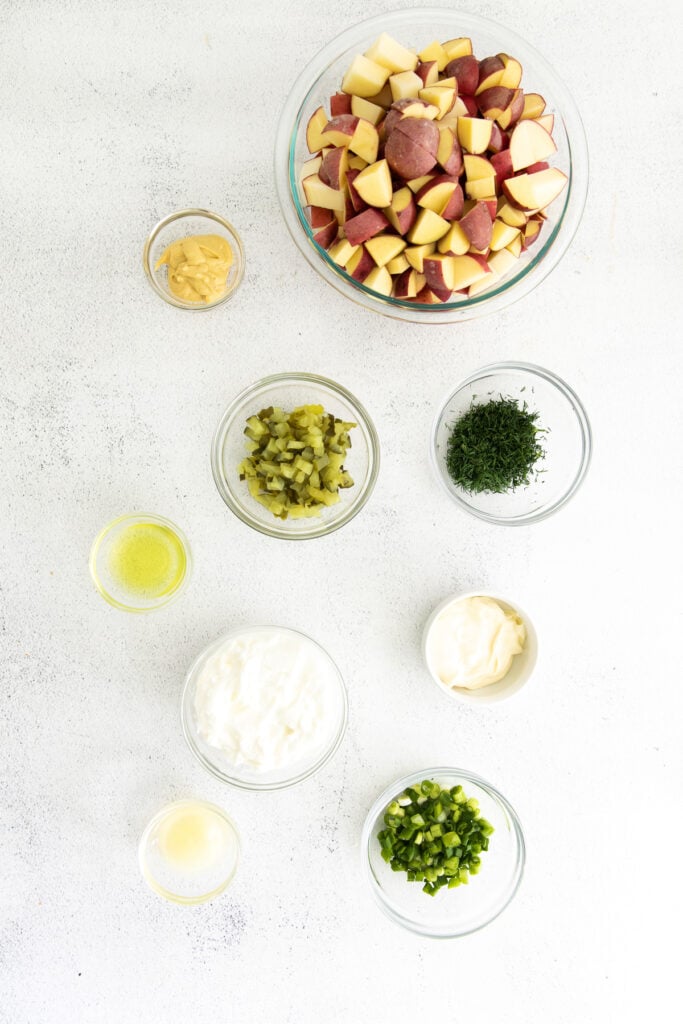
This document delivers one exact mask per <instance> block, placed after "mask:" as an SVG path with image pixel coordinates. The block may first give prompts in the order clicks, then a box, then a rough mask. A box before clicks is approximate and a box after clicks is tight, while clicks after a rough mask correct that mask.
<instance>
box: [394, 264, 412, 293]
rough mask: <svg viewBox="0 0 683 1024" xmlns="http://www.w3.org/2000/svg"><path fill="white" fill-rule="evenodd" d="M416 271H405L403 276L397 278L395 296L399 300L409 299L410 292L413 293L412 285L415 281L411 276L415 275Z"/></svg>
mask: <svg viewBox="0 0 683 1024" xmlns="http://www.w3.org/2000/svg"><path fill="white" fill-rule="evenodd" d="M415 272H416V271H415V270H414V269H413V268H412V267H411V268H410V269H409V270H404V271H403V273H402V274H399V275H398V277H397V278H396V284H395V285H394V295H395V296H396V298H397V299H409V298H410V295H409V292H410V291H411V288H410V283H411V281H414V278H413V277H412V276H411V275H413V274H415Z"/></svg>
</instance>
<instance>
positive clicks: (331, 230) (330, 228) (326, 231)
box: [313, 217, 339, 249]
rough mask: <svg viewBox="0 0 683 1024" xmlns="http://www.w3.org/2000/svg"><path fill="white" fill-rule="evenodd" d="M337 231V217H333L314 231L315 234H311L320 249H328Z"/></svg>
mask: <svg viewBox="0 0 683 1024" xmlns="http://www.w3.org/2000/svg"><path fill="white" fill-rule="evenodd" d="M338 231H339V224H338V223H337V218H336V217H335V218H334V220H331V221H330V223H329V224H327V225H326V226H325V227H324V228H320V229H319V230H318V231H316V232H315V234H314V235H313V241H314V242H317V243H318V245H319V246H320V247H321V248H322V249H329V247H330V246H331V245H332V243H333V242H334V240H335V239H336V237H337V233H338Z"/></svg>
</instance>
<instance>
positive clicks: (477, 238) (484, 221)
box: [459, 202, 493, 249]
mask: <svg viewBox="0 0 683 1024" xmlns="http://www.w3.org/2000/svg"><path fill="white" fill-rule="evenodd" d="M459 223H460V227H461V228H462V230H463V231H464V232H465V234H466V235H467V237H468V238H469V240H470V243H471V244H472V245H473V246H474V248H475V249H488V247H489V245H490V244H491V234H492V231H493V225H492V223H491V215H490V213H489V208H488V206H487V205H486V203H484V202H478V203H476V204H475V205H474V206H473V207H472V209H471V210H470V211H469V212H468V213H466V214H465V215H464V216H463V217H461V218H460V221H459Z"/></svg>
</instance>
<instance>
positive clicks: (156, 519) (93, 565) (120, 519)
mask: <svg viewBox="0 0 683 1024" xmlns="http://www.w3.org/2000/svg"><path fill="white" fill-rule="evenodd" d="M128 519H131V520H132V519H144V520H145V521H147V522H150V523H156V524H158V525H159V526H166V527H167V528H168V529H169V530H172V531H173V533H175V534H176V535H177V537H178V539H179V540H180V543H181V544H182V545H183V550H184V552H185V572H184V574H183V578H182V580H181V581H180V583H179V584H178V586H177V587H176V588H175V590H173V591H172V592H171V593H170V594H169V595H168V597H166V598H165V599H164V600H163V601H157V602H156V603H155V604H152V605H149V606H148V607H146V608H136V607H135V606H134V605H129V604H126V603H125V602H124V601H119V600H118V598H116V597H114V595H113V594H110V593H109V591H108V590H106V589H105V587H104V586H103V584H102V582H101V580H100V579H99V576H98V573H97V556H98V554H99V550H100V545H101V544H102V542H103V541H104V539H105V537H106V536H107V535H108V534H109V533H110V532H111V530H113V529H114V528H115V527H117V526H119V524H120V523H124V522H126V520H128ZM88 567H89V569H90V576H91V579H92V581H93V583H94V584H95V587H96V588H97V591H98V593H99V594H100V595H101V596H102V597H103V598H104V599H105V601H107V602H108V603H109V604H110V605H112V607H114V608H118V609H119V610H120V611H124V612H131V613H132V614H134V615H146V614H147V613H148V612H155V611H157V610H158V609H159V608H165V607H166V606H167V605H169V604H171V603H172V602H173V601H176V600H177V599H178V598H179V597H180V595H181V594H182V593H183V591H184V590H185V589H186V588H187V586H188V584H189V582H190V579H191V578H192V568H193V562H192V549H191V547H190V542H189V541H188V539H187V537H186V536H185V534H184V533H183V531H182V530H181V529H180V527H179V526H176V524H175V523H174V522H172V521H171V520H170V519H167V518H166V516H160V515H157V514H156V513H155V512H124V513H123V515H120V516H117V517H116V519H112V520H111V522H109V523H107V524H106V525H105V526H103V527H102V529H101V530H100V532H99V533H98V534H97V536H96V537H95V539H94V541H93V542H92V545H91V548H90V557H89V560H88Z"/></svg>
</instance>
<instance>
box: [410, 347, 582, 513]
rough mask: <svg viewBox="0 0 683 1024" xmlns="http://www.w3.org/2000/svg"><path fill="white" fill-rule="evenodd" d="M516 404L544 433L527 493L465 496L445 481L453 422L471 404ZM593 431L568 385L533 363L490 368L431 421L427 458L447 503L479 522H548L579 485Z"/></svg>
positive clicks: (521, 490) (473, 378) (461, 386)
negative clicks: (523, 407) (540, 454)
mask: <svg viewBox="0 0 683 1024" xmlns="http://www.w3.org/2000/svg"><path fill="white" fill-rule="evenodd" d="M501 396H502V397H503V398H515V399H517V400H518V401H519V402H520V403H522V402H526V404H527V406H528V408H529V410H530V411H532V412H538V414H539V415H538V420H537V426H539V427H541V428H544V429H545V431H546V432H545V433H544V434H542V435H541V442H540V443H541V444H542V446H543V448H544V449H545V456H544V457H543V458H542V459H541V460H540V461H539V462H538V464H537V466H536V470H537V473H536V475H534V476H533V477H532V478H531V480H530V482H529V484H528V485H527V486H526V487H518V488H516V489H515V490H514V491H509V492H507V493H505V494H492V493H490V492H484V493H481V494H468V493H467V492H466V491H464V490H463V489H462V488H461V487H458V486H457V485H456V484H455V483H454V482H453V481H452V480H451V478H450V476H449V475H448V469H447V467H446V453H447V444H448V438H449V436H450V433H451V429H452V427H453V424H454V423H455V422H456V420H457V419H458V418H459V417H460V416H462V415H463V414H464V413H466V412H467V411H468V409H469V408H470V406H471V405H472V403H474V404H482V403H484V402H487V401H489V400H490V399H492V398H499V397H501ZM591 447H592V440H591V429H590V424H589V422H588V417H587V415H586V412H585V410H584V408H583V406H582V404H581V402H580V401H579V399H578V397H577V396H576V395H575V394H574V392H573V391H572V389H571V388H570V387H569V385H568V384H565V382H564V381H563V380H560V378H559V377H557V376H556V375H555V374H554V373H551V372H550V370H544V369H542V368H541V367H540V366H534V365H532V364H531V363H493V364H492V365H491V366H484V367H483V368H482V369H481V370H477V372H476V373H473V374H472V375H471V376H470V377H468V378H467V379H466V380H464V381H462V382H461V383H460V384H458V386H457V387H456V388H455V390H454V391H453V392H452V393H451V394H450V395H449V396H448V398H447V399H446V401H445V402H444V403H443V405H442V406H441V408H440V409H439V411H438V413H437V415H436V418H435V420H434V426H433V429H432V436H431V440H430V446H429V450H430V456H431V461H432V465H433V467H434V469H435V472H436V474H437V476H438V478H439V480H440V481H441V483H442V485H443V486H444V488H445V489H446V491H447V492H448V494H449V495H450V497H451V498H453V500H454V501H455V502H456V503H457V504H458V505H460V506H461V508H464V509H466V511H467V512H471V513H472V515H474V516H478V518H479V519H485V520H486V521H487V522H490V523H498V524H500V525H503V526H525V525H527V524H528V523H535V522H539V520H541V519H546V518H547V517H548V516H549V515H552V513H553V512H556V511H557V510H558V508H561V506H562V505H564V504H565V502H567V501H569V499H570V498H571V497H572V495H574V494H576V491H577V490H578V488H579V487H580V485H581V482H582V481H583V479H584V477H585V475H586V472H587V471H588V466H589V464H590V459H591Z"/></svg>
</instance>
